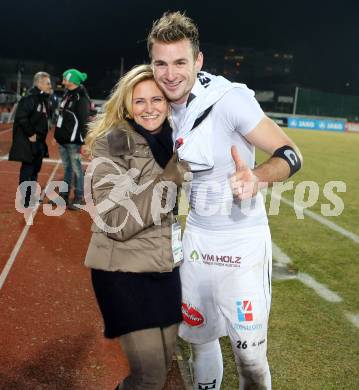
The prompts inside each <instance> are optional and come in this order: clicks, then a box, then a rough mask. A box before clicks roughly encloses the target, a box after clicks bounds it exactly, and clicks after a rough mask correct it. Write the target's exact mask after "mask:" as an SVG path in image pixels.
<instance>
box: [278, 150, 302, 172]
mask: <svg viewBox="0 0 359 390" xmlns="http://www.w3.org/2000/svg"><path fill="white" fill-rule="evenodd" d="M272 157H279V158H282V159H283V160H285V161H286V162H287V164H288V165H289V169H290V174H289V177H291V176H292V175H294V174H295V173H296V172H297V171H299V169H300V168H301V166H302V162H301V161H300V158H299V156H298V154H297V153H296V151H295V150H294V149H293V148H292V147H291V146H289V145H284V146H281V147H280V148H278V149H277V150H276V151H275V152H274V153H273V155H272Z"/></svg>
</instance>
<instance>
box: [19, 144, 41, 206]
mask: <svg viewBox="0 0 359 390" xmlns="http://www.w3.org/2000/svg"><path fill="white" fill-rule="evenodd" d="M32 146H33V159H32V162H31V163H25V162H23V163H22V164H21V168H20V178H19V184H21V183H23V182H25V181H32V182H33V183H32V184H31V185H30V184H29V185H28V186H27V187H26V189H25V188H23V189H22V190H21V195H22V202H23V205H24V207H29V205H30V200H34V199H35V198H34V196H35V190H36V182H37V176H38V174H39V172H40V169H41V165H42V159H43V157H44V150H43V147H42V145H41V144H40V143H38V142H33V145H32ZM31 194H32V199H31Z"/></svg>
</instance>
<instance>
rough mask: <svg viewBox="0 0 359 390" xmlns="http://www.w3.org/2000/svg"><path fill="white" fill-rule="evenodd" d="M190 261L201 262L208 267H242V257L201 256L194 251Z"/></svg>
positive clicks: (206, 254)
mask: <svg viewBox="0 0 359 390" xmlns="http://www.w3.org/2000/svg"><path fill="white" fill-rule="evenodd" d="M189 260H190V261H192V262H197V261H201V262H202V263H203V264H207V265H218V266H221V267H240V266H241V257H240V256H232V255H214V254H210V253H201V256H200V255H199V254H198V252H197V251H196V250H195V249H194V250H193V251H192V252H191V254H190V256H189Z"/></svg>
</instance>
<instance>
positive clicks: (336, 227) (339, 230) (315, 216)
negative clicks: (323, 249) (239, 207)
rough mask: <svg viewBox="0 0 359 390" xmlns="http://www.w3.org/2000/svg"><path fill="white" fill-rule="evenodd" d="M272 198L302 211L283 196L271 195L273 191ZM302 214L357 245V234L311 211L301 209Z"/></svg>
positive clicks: (358, 237) (358, 240)
mask: <svg viewBox="0 0 359 390" xmlns="http://www.w3.org/2000/svg"><path fill="white" fill-rule="evenodd" d="M272 196H274V197H277V198H281V201H282V202H283V203H285V204H287V205H288V206H291V207H293V208H299V209H302V207H301V206H299V205H297V204H296V203H293V202H292V201H290V200H289V199H286V198H284V197H283V196H282V197H279V196H278V195H275V194H273V191H272ZM303 213H304V214H305V215H307V216H308V217H309V218H312V219H314V220H315V221H317V222H319V223H321V224H322V225H324V226H326V227H327V228H329V229H331V230H334V231H335V232H337V233H340V234H341V235H342V236H344V237H347V238H349V239H351V240H352V241H354V242H355V243H357V244H359V236H358V235H357V234H355V233H352V232H351V231H349V230H346V229H344V228H342V227H341V226H339V225H337V224H336V223H334V222H332V221H329V220H328V219H327V218H324V217H322V216H321V215H319V214H317V213H315V212H313V211H310V210H306V209H303Z"/></svg>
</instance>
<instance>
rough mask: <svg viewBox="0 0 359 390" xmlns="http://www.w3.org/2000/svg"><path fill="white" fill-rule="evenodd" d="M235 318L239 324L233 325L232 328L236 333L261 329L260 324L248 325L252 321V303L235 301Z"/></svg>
mask: <svg viewBox="0 0 359 390" xmlns="http://www.w3.org/2000/svg"><path fill="white" fill-rule="evenodd" d="M236 306H237V318H238V321H239V323H235V324H234V328H235V329H236V330H238V331H251V330H258V329H262V328H263V325H262V324H250V323H249V322H252V321H253V304H252V301H249V300H247V301H245V300H243V301H237V302H236Z"/></svg>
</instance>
